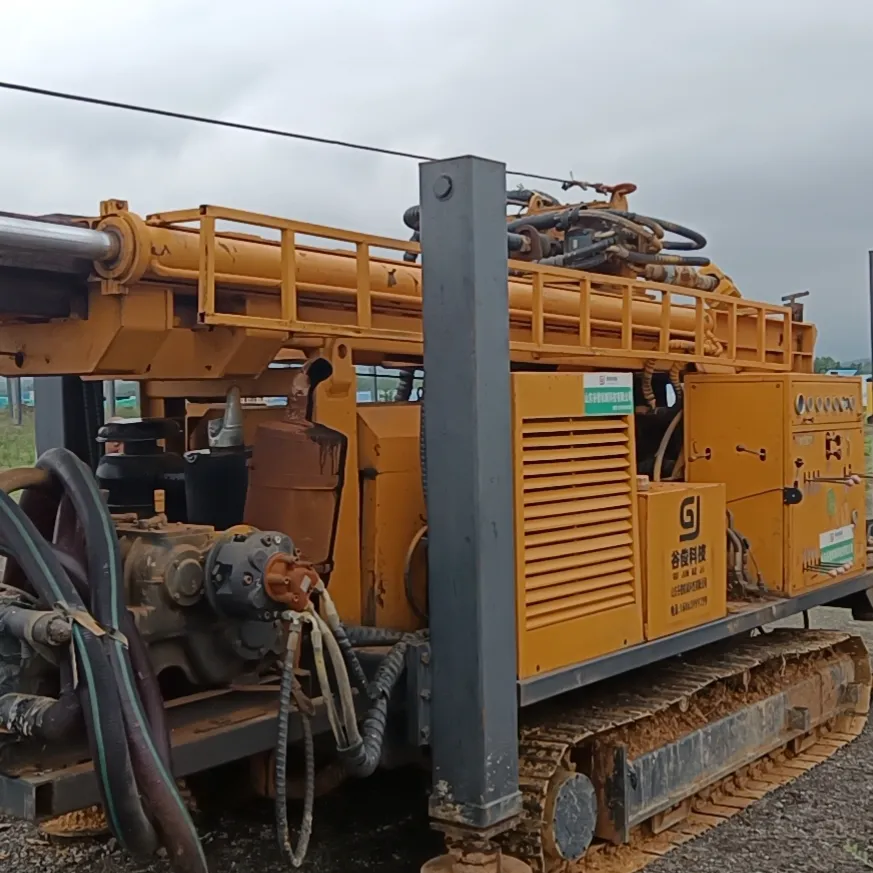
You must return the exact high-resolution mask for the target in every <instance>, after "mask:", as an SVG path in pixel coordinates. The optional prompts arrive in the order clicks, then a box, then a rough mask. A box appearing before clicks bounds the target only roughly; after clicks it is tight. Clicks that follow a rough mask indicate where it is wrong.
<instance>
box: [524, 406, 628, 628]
mask: <svg viewBox="0 0 873 873" xmlns="http://www.w3.org/2000/svg"><path fill="white" fill-rule="evenodd" d="M521 450H522V481H523V485H522V489H523V495H524V570H525V627H526V629H527V630H535V629H537V628H543V627H549V626H551V625H555V624H559V623H561V622H564V621H569V620H572V619H576V618H582V617H585V616H591V615H595V614H597V613H599V612H603V611H605V610H608V609H614V608H615V607H619V606H625V605H628V604H632V603H634V599H635V594H634V591H635V588H634V578H635V573H634V569H635V568H634V549H633V507H632V504H631V501H632V499H633V497H632V495H633V491H632V482H631V477H632V475H633V466H632V458H631V456H630V451H631V442H630V435H629V433H628V420H627V419H625V418H584V417H581V416H579V417H566V418H548V419H543V418H535V419H529V418H524V419H522V431H521Z"/></svg>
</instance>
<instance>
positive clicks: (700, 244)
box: [615, 211, 706, 252]
mask: <svg viewBox="0 0 873 873" xmlns="http://www.w3.org/2000/svg"><path fill="white" fill-rule="evenodd" d="M615 214H616V215H623V216H624V217H625V218H629V219H630V220H631V221H638V222H640V223H641V224H644V223H646V222H653V223H655V224H657V225H659V226H660V227H661V228H663V230H665V231H667V233H672V234H675V235H676V236H684V237H685V239H684V240H665V241H664V242H662V243H661V248H665V249H670V250H671V251H674V252H693V251H696V250H698V249H702V248H704V247H705V246H706V237H705V236H703V234H700V233H698V232H697V231H696V230H692V229H691V228H690V227H685V226H684V225H681V224H676V223H675V222H672V221H664V219H663V218H649V217H648V216H645V215H637V214H636V213H635V212H618V211H616V212H615Z"/></svg>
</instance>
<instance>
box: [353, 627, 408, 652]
mask: <svg viewBox="0 0 873 873" xmlns="http://www.w3.org/2000/svg"><path fill="white" fill-rule="evenodd" d="M346 633H347V634H348V638H349V642H350V643H351V644H352V646H354V647H357V648H366V647H367V646H393V645H394V644H395V643H399V642H400V641H401V640H403V639H405V638H406V632H405V631H398V630H391V628H386V627H368V626H366V625H347V626H346Z"/></svg>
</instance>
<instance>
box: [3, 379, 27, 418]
mask: <svg viewBox="0 0 873 873" xmlns="http://www.w3.org/2000/svg"><path fill="white" fill-rule="evenodd" d="M6 393H7V395H8V399H9V413H10V415H11V416H12V423H13V424H16V425H19V426H20V425H21V424H22V422H23V421H24V415H23V412H22V410H21V377H20V376H10V377H9V378H8V379H7V380H6Z"/></svg>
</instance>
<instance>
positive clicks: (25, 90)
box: [0, 81, 567, 185]
mask: <svg viewBox="0 0 873 873" xmlns="http://www.w3.org/2000/svg"><path fill="white" fill-rule="evenodd" d="M0 88H2V89H3V90H4V91H18V92H19V93H22V94H34V95H36V96H39V97H54V98H55V99H57V100H69V101H71V102H73V103H87V104H89V105H91V106H103V107H106V108H108V109H124V110H126V111H127V112H139V113H141V114H143V115H157V116H160V117H161V118H175V119H178V120H180V121H194V122H196V123H198V124H211V125H212V126H214V127H228V128H231V129H233V130H245V131H248V132H250V133H265V134H268V135H269V136H282V137H285V138H286V139H297V140H302V141H303V142H312V143H318V144H320V145H332V146H339V147H340V148H346V149H355V150H356V151H361V152H372V153H373V154H377V155H388V156H389V157H395V158H410V159H411V160H414V161H436V160H438V158H432V157H430V156H429V155H419V154H416V153H415V152H405V151H401V150H400V149H389V148H385V147H383V146H372V145H366V144H364V143H358V142H351V141H350V140H344V139H332V138H330V137H325V136H314V135H313V134H308V133H297V132H296V131H291V130H280V129H279V128H275V127H264V126H262V125H259V124H245V123H243V122H241V121H224V120H222V119H220V118H209V117H208V116H205V115H194V114H192V113H190V112H174V111H173V110H171V109H156V108H155V107H153V106H142V105H140V104H137V103H123V102H121V101H119V100H104V99H103V98H100V97H88V96H86V95H85V94H71V93H69V92H66V91H53V90H51V89H49V88H37V87H35V86H34V85H20V84H18V83H17V82H2V81H0ZM506 175H507V176H519V177H521V178H524V179H541V180H542V181H544V182H558V183H559V184H561V185H563V184H565V183H566V182H567V180H566V179H562V178H560V177H558V176H544V175H542V174H541V173H522V172H519V171H518V170H507V171H506Z"/></svg>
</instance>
